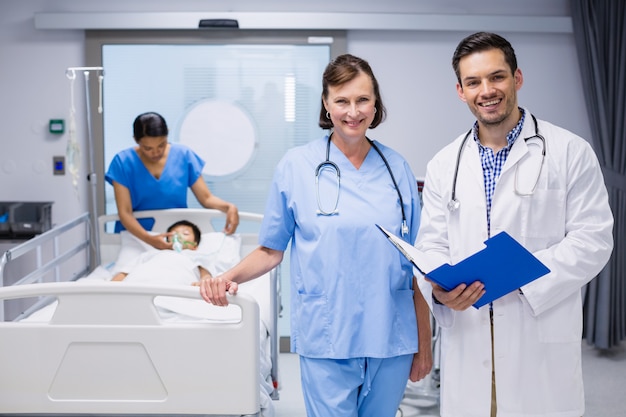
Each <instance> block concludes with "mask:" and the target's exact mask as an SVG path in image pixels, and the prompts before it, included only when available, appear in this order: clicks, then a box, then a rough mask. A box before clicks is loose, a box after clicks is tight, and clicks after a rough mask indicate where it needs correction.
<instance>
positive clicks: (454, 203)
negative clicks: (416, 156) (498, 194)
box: [448, 114, 546, 212]
mask: <svg viewBox="0 0 626 417" xmlns="http://www.w3.org/2000/svg"><path fill="white" fill-rule="evenodd" d="M530 117H531V118H532V119H533V123H534V124H535V134H534V136H531V137H528V138H524V141H528V140H529V139H531V138H534V137H537V138H539V139H540V140H541V142H542V151H541V155H542V158H545V156H546V139H545V138H544V137H543V136H542V135H540V134H539V124H538V123H537V119H536V118H535V116H534V115H533V114H531V115H530ZM471 134H472V129H470V130H469V131H468V132H467V133H466V134H465V137H463V140H462V141H461V146H459V150H458V152H457V156H456V165H455V167H454V176H453V177H452V193H451V195H450V201H449V202H448V210H449V211H451V212H452V211H456V210H457V209H458V208H459V205H460V202H459V200H457V198H456V182H457V178H458V176H459V165H460V164H461V156H462V155H463V149H464V148H465V144H466V143H467V139H468V138H469V137H470V135H471ZM541 164H542V166H543V160H542V163H541ZM539 175H541V166H540V169H539ZM537 181H539V178H537ZM516 185H517V184H516ZM536 185H537V184H535V186H536ZM533 191H534V188H533ZM516 193H517V191H516ZM520 195H531V194H520Z"/></svg>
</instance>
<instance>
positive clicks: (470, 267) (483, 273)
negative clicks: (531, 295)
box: [376, 225, 550, 308]
mask: <svg viewBox="0 0 626 417" xmlns="http://www.w3.org/2000/svg"><path fill="white" fill-rule="evenodd" d="M376 226H377V227H378V228H379V229H380V230H381V231H382V232H383V233H384V234H385V236H387V238H388V239H389V241H390V242H391V243H392V244H393V245H394V246H395V247H396V248H397V249H398V250H399V251H400V252H401V253H402V254H403V255H404V256H405V257H406V258H407V259H408V260H409V261H411V263H413V265H414V266H415V267H416V268H417V269H418V271H420V272H421V273H422V274H424V275H425V276H426V277H427V278H428V279H430V280H431V281H433V282H435V283H436V284H438V285H439V286H441V287H442V288H444V289H445V290H447V291H450V290H452V289H453V288H455V287H457V286H458V285H459V284H462V283H465V284H466V285H470V284H471V283H473V282H474V281H480V282H482V283H483V284H484V285H485V294H484V295H483V296H482V297H481V298H480V299H479V300H478V301H477V302H476V303H475V304H474V307H476V308H480V307H482V306H484V305H486V304H489V303H491V302H492V301H493V300H496V299H498V298H500V297H502V296H503V295H505V294H508V293H510V292H511V291H515V290H517V289H518V288H520V287H522V286H523V285H525V284H528V283H529V282H531V281H534V280H536V279H537V278H539V277H542V276H544V275H546V274H547V273H549V272H550V269H548V267H546V266H545V265H544V264H543V263H541V261H539V259H537V258H536V257H535V256H534V255H533V254H532V253H530V252H529V251H528V250H527V249H526V248H524V247H523V246H522V245H521V244H519V242H517V241H516V240H515V239H513V238H512V237H511V236H510V235H509V234H508V233H506V232H500V233H498V234H497V235H495V236H493V237H491V238H490V239H487V240H486V241H485V245H486V247H485V248H484V249H482V250H481V251H479V252H476V253H475V254H473V255H471V256H469V257H467V258H465V259H463V260H462V261H460V262H459V263H457V264H455V265H450V264H443V265H441V266H440V267H438V268H436V269H434V270H432V271H430V272H428V273H424V271H423V265H424V262H423V259H424V257H425V255H424V254H423V253H422V252H420V251H418V250H417V249H416V248H415V247H413V245H410V244H408V243H407V242H405V241H404V240H402V239H401V238H399V237H398V236H395V235H393V234H391V233H389V232H388V231H386V230H385V229H383V228H382V227H380V226H378V225H376ZM420 264H421V265H420Z"/></svg>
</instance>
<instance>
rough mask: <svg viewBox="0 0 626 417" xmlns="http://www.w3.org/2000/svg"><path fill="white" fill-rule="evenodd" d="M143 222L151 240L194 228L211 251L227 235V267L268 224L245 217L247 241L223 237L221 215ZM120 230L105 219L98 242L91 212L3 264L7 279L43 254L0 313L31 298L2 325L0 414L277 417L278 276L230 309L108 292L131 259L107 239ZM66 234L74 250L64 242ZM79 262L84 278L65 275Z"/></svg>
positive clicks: (167, 295)
mask: <svg viewBox="0 0 626 417" xmlns="http://www.w3.org/2000/svg"><path fill="white" fill-rule="evenodd" d="M135 216H136V217H137V218H153V219H154V220H155V224H154V227H153V230H155V231H165V230H166V228H167V226H169V225H170V224H172V223H174V222H175V221H178V220H182V219H186V220H189V221H191V222H193V223H195V224H197V225H198V226H199V227H200V229H201V230H202V238H203V241H208V242H213V244H215V242H218V241H219V238H220V235H221V238H222V239H223V242H226V241H227V240H228V241H229V242H231V244H229V245H226V244H225V243H223V242H222V244H221V245H217V246H219V250H218V251H220V252H221V251H222V250H223V247H224V246H228V248H229V249H228V250H231V249H232V248H233V247H234V248H236V249H237V250H238V252H239V253H237V254H236V255H237V256H233V255H232V253H231V254H227V256H230V258H229V260H228V262H229V263H231V264H232V263H233V262H236V261H237V260H238V259H240V258H241V257H242V256H245V255H246V254H248V253H249V252H250V251H251V250H252V249H254V248H255V247H256V246H257V244H258V243H257V233H256V232H246V231H245V230H246V229H245V228H246V226H245V224H246V223H250V224H255V225H256V227H257V229H258V225H259V223H260V221H261V220H262V216H261V215H257V214H251V213H244V212H241V213H240V222H241V223H240V228H239V229H238V230H242V232H241V233H237V234H236V235H235V236H232V237H226V236H224V235H223V234H222V233H219V232H215V230H221V228H222V227H223V225H224V222H225V217H224V215H223V214H222V213H221V212H219V211H214V210H205V209H172V210H160V211H146V212H137V213H135ZM116 220H117V216H116V215H106V216H101V217H100V218H99V219H98V239H93V238H91V236H90V232H89V230H90V225H89V221H90V219H89V216H88V215H87V214H84V215H82V216H79V217H78V218H77V219H75V220H72V221H70V222H68V223H66V224H64V225H61V226H59V227H55V228H54V229H52V230H49V231H48V232H45V233H43V234H41V235H39V236H37V237H35V238H33V239H31V240H29V241H27V242H25V243H24V244H22V245H19V246H17V247H15V248H12V249H10V250H9V251H7V252H5V253H4V254H3V256H2V262H1V263H0V278H2V279H3V280H4V278H5V277H4V272H5V270H6V269H7V267H8V266H10V264H11V263H12V262H16V261H17V260H18V259H19V258H21V257H22V256H25V254H27V253H32V251H34V252H36V256H35V258H36V260H37V261H36V262H35V263H36V268H35V270H34V271H32V272H29V273H27V274H26V275H25V276H24V277H22V278H21V279H19V280H17V282H16V283H15V284H14V285H10V286H7V285H4V284H5V283H4V282H3V285H4V286H3V287H1V288H0V303H3V304H4V303H10V302H13V301H16V300H27V303H26V304H25V305H24V306H23V307H24V308H23V313H22V314H19V315H18V317H17V318H15V319H13V320H3V321H1V322H0V340H1V341H2V342H1V343H0V415H22V416H24V415H85V414H88V415H181V414H184V415H211V416H212V415H220V416H221V415H229V416H230V415H233V416H235V415H255V416H265V415H269V416H271V415H272V414H273V406H272V405H271V399H278V393H277V387H278V361H277V359H278V335H277V317H278V314H279V309H280V298H279V291H280V290H279V283H278V278H279V277H278V269H274V270H272V271H270V272H269V273H268V274H266V275H265V276H262V277H260V278H258V279H256V280H253V281H251V282H249V283H246V284H243V285H241V286H240V290H239V293H238V294H237V295H235V296H229V300H230V303H231V306H229V307H227V308H224V307H216V306H212V305H210V304H207V303H205V302H204V301H203V300H201V299H200V296H199V291H198V288H197V287H192V286H191V285H189V286H182V285H166V284H154V285H147V284H143V283H142V284H137V283H132V282H117V283H114V282H108V280H109V279H110V277H111V275H112V272H110V271H112V270H113V268H114V266H115V263H116V262H119V261H120V257H121V256H123V252H125V248H124V246H123V245H122V243H123V241H124V240H125V239H126V238H125V237H124V236H125V235H124V234H123V233H112V232H110V231H109V230H112V228H111V224H112V222H114V221H116ZM252 228H254V226H253V227H252ZM126 233H127V232H126ZM68 234H72V238H71V239H70V243H66V242H63V237H64V236H65V235H68ZM94 240H97V241H99V248H98V250H99V255H100V261H101V264H100V265H98V266H97V267H96V268H95V269H93V270H91V271H90V272H89V273H87V270H89V269H90V268H85V266H84V264H85V262H84V260H83V262H79V261H80V257H79V261H77V259H76V258H77V254H80V253H83V254H84V255H85V256H86V257H87V263H89V261H90V260H89V253H90V250H89V248H90V243H91V242H93V241H94ZM233 241H235V242H236V244H232V242H233ZM202 244H203V242H201V245H202ZM214 249H215V247H214ZM216 250H217V249H216ZM46 252H51V253H52V254H53V256H52V258H51V259H50V260H46V259H44V258H45V253H46ZM126 255H128V254H126ZM221 255H222V254H221V253H219V256H221ZM235 258H236V259H235ZM42 259H43V260H42ZM72 261H73V263H75V264H77V265H76V266H75V269H76V270H77V271H78V272H68V271H62V272H61V273H59V270H62V269H63V267H64V265H65V264H67V263H72ZM223 266H224V267H226V266H227V265H223ZM64 277H67V278H65V279H64ZM179 308H182V311H179V310H178V309H179ZM0 311H2V313H0V314H3V313H4V311H5V310H4V307H3V306H2V305H0ZM7 319H8V317H7ZM264 393H266V395H267V398H270V401H269V402H270V404H269V407H268V404H267V402H264V401H263V400H264ZM263 404H265V407H263Z"/></svg>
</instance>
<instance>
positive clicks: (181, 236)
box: [111, 220, 213, 285]
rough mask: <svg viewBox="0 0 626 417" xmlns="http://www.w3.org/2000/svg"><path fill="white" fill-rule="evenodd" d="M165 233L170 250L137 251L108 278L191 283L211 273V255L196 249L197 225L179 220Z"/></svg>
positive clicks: (198, 230) (113, 279)
mask: <svg viewBox="0 0 626 417" xmlns="http://www.w3.org/2000/svg"><path fill="white" fill-rule="evenodd" d="M167 234H168V239H169V240H171V241H174V249H162V250H153V251H146V252H144V253H141V254H140V255H139V256H138V257H136V258H135V259H134V260H133V261H132V262H130V263H128V264H126V265H124V266H123V267H121V268H120V270H119V271H118V272H117V273H116V274H115V275H114V276H113V278H112V279H111V281H123V280H130V281H133V282H150V283H171V284H184V285H193V284H197V283H198V281H199V280H201V279H202V278H204V277H210V276H211V275H212V274H211V272H210V269H213V268H212V266H211V263H212V259H211V257H210V256H209V255H207V254H206V253H204V252H198V251H196V249H197V248H198V246H199V245H200V240H201V238H202V237H201V236H202V234H201V232H200V229H199V228H198V226H196V225H195V224H193V223H191V222H189V221H187V220H181V221H178V222H176V223H174V224H172V225H171V226H170V227H168V229H167Z"/></svg>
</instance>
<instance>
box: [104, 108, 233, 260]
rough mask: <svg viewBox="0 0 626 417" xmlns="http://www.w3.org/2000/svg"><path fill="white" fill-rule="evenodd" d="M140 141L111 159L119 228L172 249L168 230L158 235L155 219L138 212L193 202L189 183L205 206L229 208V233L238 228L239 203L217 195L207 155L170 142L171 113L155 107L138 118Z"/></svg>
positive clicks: (136, 127) (135, 126)
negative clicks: (208, 178)
mask: <svg viewBox="0 0 626 417" xmlns="http://www.w3.org/2000/svg"><path fill="white" fill-rule="evenodd" d="M133 132H134V138H135V142H137V146H135V147H131V148H128V149H125V150H123V151H121V152H119V153H118V154H117V155H115V157H114V158H113V160H112V161H111V164H110V165H109V169H108V171H107V173H106V175H105V179H106V181H107V182H108V183H109V184H111V185H112V186H113V191H114V194H115V204H116V205H117V212H118V214H119V218H120V222H121V224H120V223H118V224H116V226H115V231H116V232H120V231H121V230H124V229H127V230H128V231H129V232H130V233H131V234H133V235H134V236H136V237H137V238H139V239H141V240H142V241H144V242H146V243H147V244H149V245H151V246H154V247H155V248H157V249H172V242H168V241H166V239H164V237H165V235H162V234H161V235H154V234H150V233H149V232H148V231H149V230H151V229H152V224H153V222H152V219H139V220H138V219H136V218H135V217H134V216H133V212H135V211H140V210H162V209H171V208H187V189H188V188H191V191H192V192H193V194H194V196H195V197H196V199H197V200H198V202H199V203H200V204H201V205H202V206H203V207H205V208H209V209H216V210H219V211H221V212H224V213H226V225H225V226H224V233H226V234H232V233H234V232H235V230H236V229H237V226H238V225H239V211H238V210H237V207H236V206H235V205H234V204H232V203H229V202H227V201H224V200H222V199H221V198H219V197H217V196H216V195H214V194H213V193H211V191H210V190H209V187H208V186H207V184H206V183H205V182H204V179H203V178H202V167H203V166H204V161H203V160H202V159H201V158H200V157H199V156H198V155H196V153H194V152H193V151H192V150H191V149H189V148H188V147H186V146H184V145H182V144H178V143H169V142H168V139H167V135H168V133H169V130H168V128H167V123H166V122H165V119H164V118H163V117H162V116H161V115H160V114H158V113H154V112H149V113H143V114H140V115H139V116H137V118H136V119H135V122H134V123H133Z"/></svg>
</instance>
